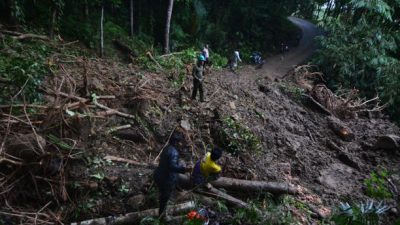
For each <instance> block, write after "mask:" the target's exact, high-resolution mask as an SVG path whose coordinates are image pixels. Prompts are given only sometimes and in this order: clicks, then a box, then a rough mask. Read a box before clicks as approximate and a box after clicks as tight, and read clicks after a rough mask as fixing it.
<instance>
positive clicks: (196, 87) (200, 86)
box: [192, 78, 204, 102]
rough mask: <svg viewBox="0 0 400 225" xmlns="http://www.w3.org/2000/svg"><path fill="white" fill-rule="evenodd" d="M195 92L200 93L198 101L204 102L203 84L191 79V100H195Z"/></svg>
mask: <svg viewBox="0 0 400 225" xmlns="http://www.w3.org/2000/svg"><path fill="white" fill-rule="evenodd" d="M197 90H199V92H200V101H201V102H204V93H203V83H202V82H201V81H199V80H197V79H196V78H193V92H192V99H196V95H197Z"/></svg>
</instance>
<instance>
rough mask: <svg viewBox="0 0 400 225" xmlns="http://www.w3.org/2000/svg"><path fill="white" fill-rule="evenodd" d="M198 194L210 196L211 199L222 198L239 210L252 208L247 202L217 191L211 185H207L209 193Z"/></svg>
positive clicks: (201, 192)
mask: <svg viewBox="0 0 400 225" xmlns="http://www.w3.org/2000/svg"><path fill="white" fill-rule="evenodd" d="M198 193H200V194H203V195H206V196H209V197H213V198H221V199H223V200H226V201H227V202H229V203H230V204H232V205H234V206H236V207H239V208H250V205H249V204H247V203H246V202H244V201H242V200H240V199H237V198H235V197H233V196H231V195H228V194H226V193H225V192H222V191H220V190H218V189H216V188H215V187H213V186H212V185H211V184H207V191H198Z"/></svg>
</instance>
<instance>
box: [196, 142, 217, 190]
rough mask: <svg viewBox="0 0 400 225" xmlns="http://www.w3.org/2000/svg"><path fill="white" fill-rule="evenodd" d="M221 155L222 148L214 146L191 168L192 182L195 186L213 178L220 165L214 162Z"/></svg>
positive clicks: (215, 176)
mask: <svg viewBox="0 0 400 225" xmlns="http://www.w3.org/2000/svg"><path fill="white" fill-rule="evenodd" d="M221 156H222V150H221V149H219V148H217V147H215V148H214V149H213V150H212V151H211V152H207V153H206V155H205V156H204V157H203V158H202V159H201V160H199V161H197V163H196V165H195V166H194V168H193V172H192V182H193V184H194V185H195V186H199V185H203V184H205V183H207V182H208V181H209V180H214V179H216V178H217V177H218V175H219V173H220V172H221V170H222V169H221V166H220V165H218V164H217V163H216V162H217V161H218V159H219V158H221Z"/></svg>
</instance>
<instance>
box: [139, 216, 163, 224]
mask: <svg viewBox="0 0 400 225" xmlns="http://www.w3.org/2000/svg"><path fill="white" fill-rule="evenodd" d="M162 224H163V223H161V221H160V220H159V219H157V218H153V217H145V218H143V219H142V220H141V221H140V225H162Z"/></svg>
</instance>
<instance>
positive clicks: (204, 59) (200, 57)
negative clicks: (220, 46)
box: [197, 54, 206, 62]
mask: <svg viewBox="0 0 400 225" xmlns="http://www.w3.org/2000/svg"><path fill="white" fill-rule="evenodd" d="M197 60H199V62H204V61H206V58H205V57H204V55H202V54H201V55H199V57H198V58H197Z"/></svg>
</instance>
